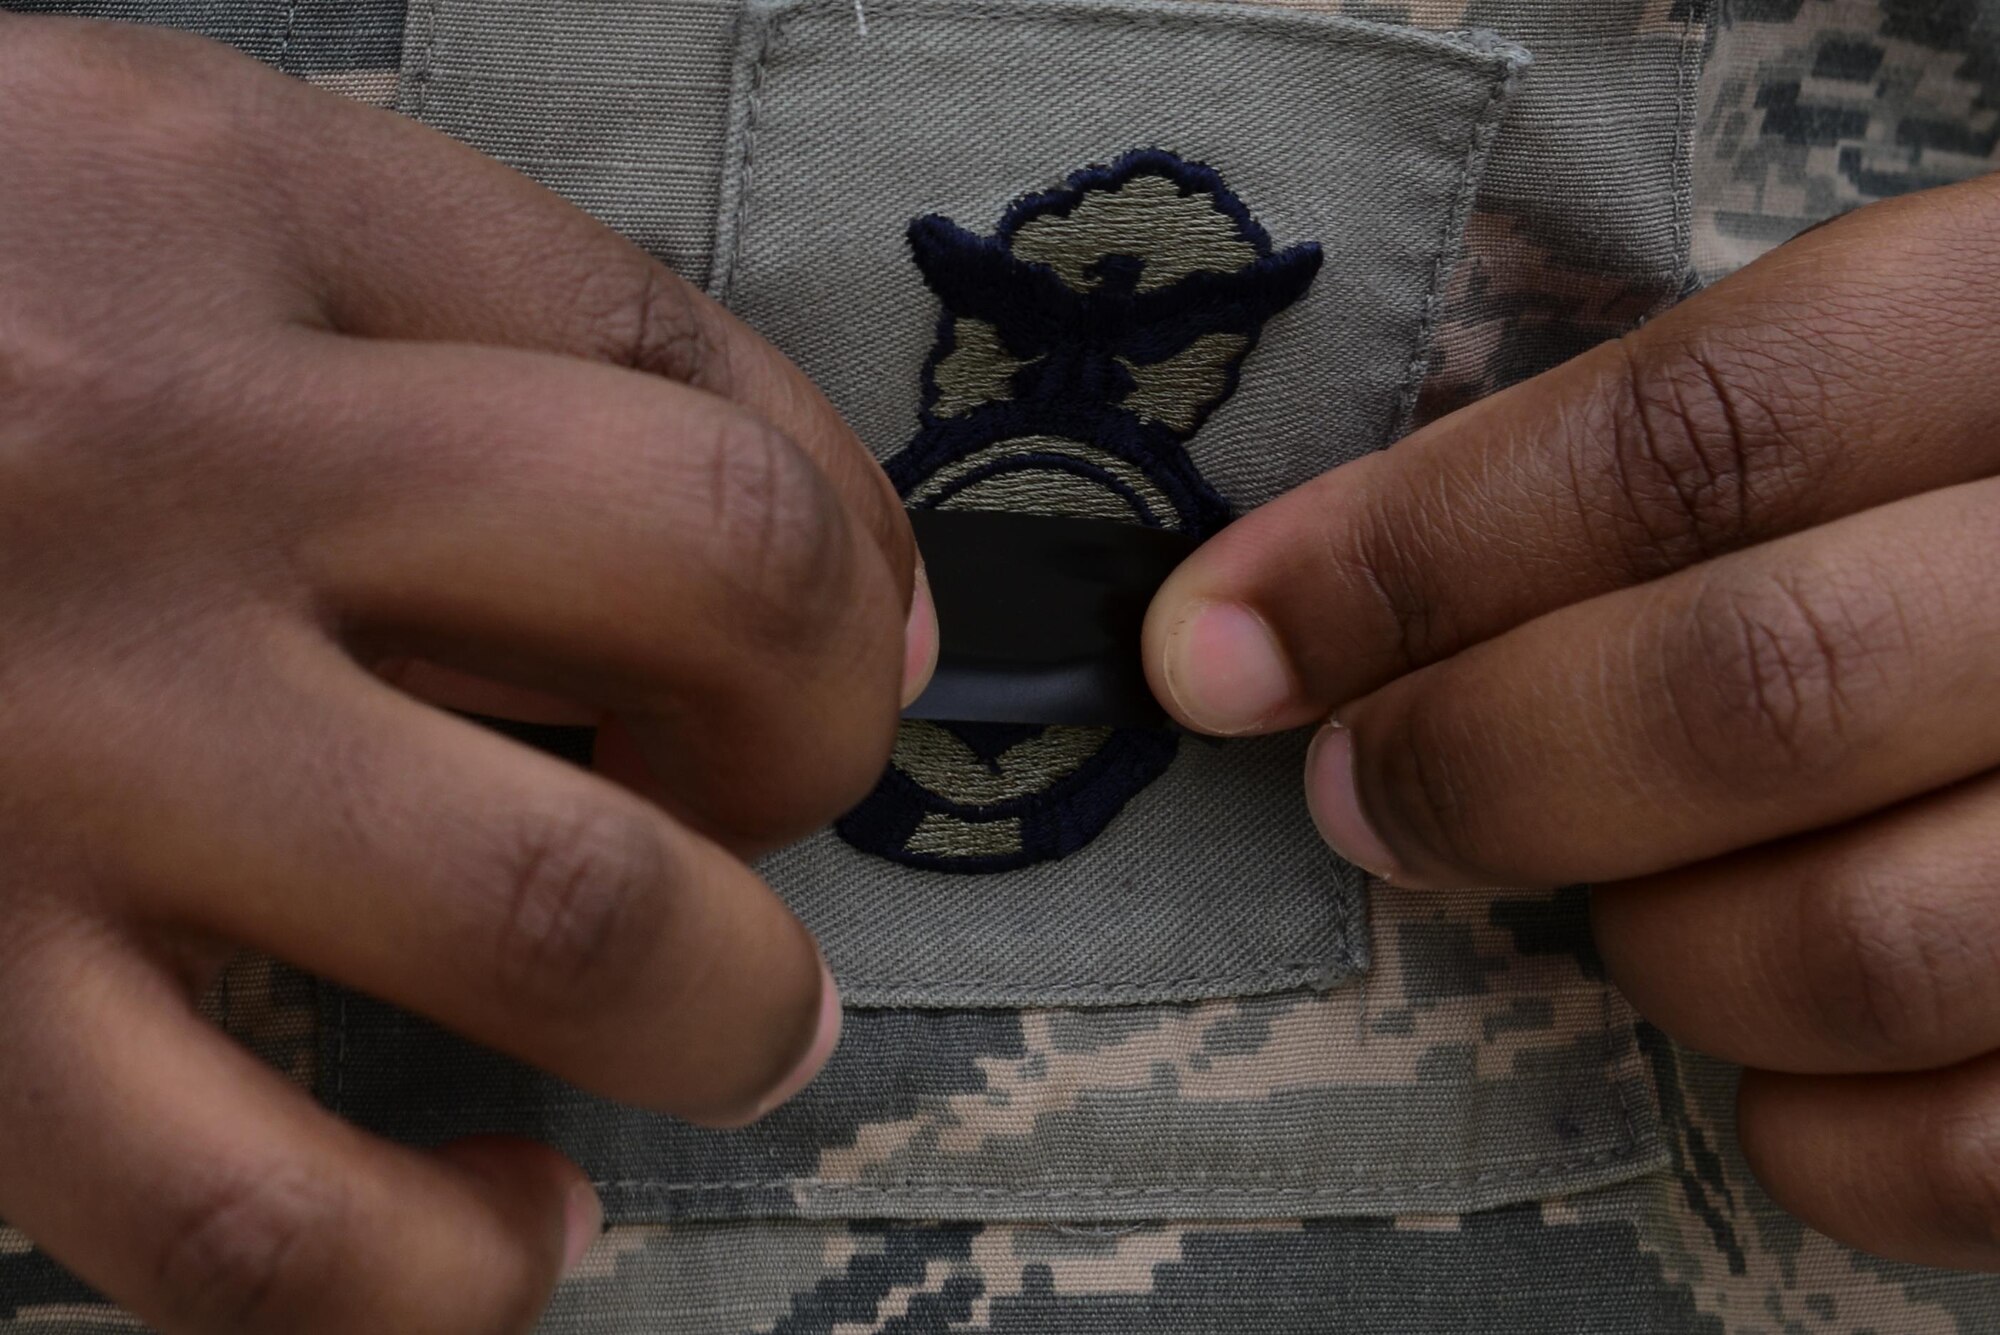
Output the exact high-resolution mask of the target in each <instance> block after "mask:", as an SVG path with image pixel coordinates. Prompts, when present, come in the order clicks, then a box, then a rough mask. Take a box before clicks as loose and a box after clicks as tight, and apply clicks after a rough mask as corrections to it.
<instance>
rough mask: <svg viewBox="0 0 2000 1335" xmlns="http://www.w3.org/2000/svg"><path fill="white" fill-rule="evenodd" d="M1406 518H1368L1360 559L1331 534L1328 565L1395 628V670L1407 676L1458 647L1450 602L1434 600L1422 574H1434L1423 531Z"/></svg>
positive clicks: (1378, 516)
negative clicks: (1343, 572) (1346, 574)
mask: <svg viewBox="0 0 2000 1335" xmlns="http://www.w3.org/2000/svg"><path fill="white" fill-rule="evenodd" d="M1411 518H1412V516H1410V515H1408V514H1404V513H1398V514H1394V515H1387V514H1377V513H1375V512H1372V511H1371V512H1370V514H1369V516H1368V517H1367V518H1366V519H1365V520H1364V526H1363V528H1362V529H1361V531H1360V536H1359V542H1358V547H1357V549H1356V551H1357V553H1358V554H1349V553H1347V552H1346V551H1345V550H1343V545H1337V544H1338V543H1339V539H1338V538H1337V536H1336V535H1335V533H1334V532H1333V530H1332V529H1329V531H1328V534H1327V538H1326V541H1327V543H1328V548H1329V555H1330V558H1331V561H1330V563H1331V564H1332V565H1333V566H1334V567H1335V568H1346V569H1348V570H1351V571H1353V572H1354V574H1355V575H1356V576H1357V577H1358V580H1357V583H1358V585H1359V587H1360V588H1361V589H1362V591H1364V592H1365V593H1366V594H1367V595H1368V596H1369V598H1370V599H1371V600H1372V602H1373V603H1374V605H1375V607H1376V608H1378V609H1379V610H1380V611H1381V613H1382V615H1383V618H1384V620H1386V621H1387V622H1388V623H1389V625H1390V626H1391V627H1393V628H1394V634H1395V646H1396V649H1395V653H1396V666H1397V667H1398V668H1399V669H1400V670H1401V671H1405V672H1407V671H1410V670H1412V669H1414V668H1418V667H1421V666H1423V665H1424V664H1426V663H1430V662H1433V661H1435V660H1436V659H1437V658H1439V657H1441V656H1442V655H1443V654H1445V653H1448V652H1450V650H1451V649H1452V648H1454V647H1455V646H1457V645H1458V644H1459V643H1460V642H1461V637H1460V636H1459V634H1458V632H1457V630H1456V628H1455V627H1454V626H1453V625H1452V624H1451V623H1450V621H1449V613H1450V609H1451V607H1452V605H1453V600H1452V599H1450V598H1440V597H1438V596H1436V590H1435V589H1434V588H1433V587H1432V584H1431V582H1430V581H1429V580H1428V579H1427V578H1426V572H1427V571H1430V570H1433V569H1435V568H1436V565H1437V563H1436V561H1435V560H1433V559H1427V554H1426V552H1425V551H1424V549H1423V544H1422V539H1421V538H1420V537H1419V536H1418V535H1419V534H1420V533H1421V532H1422V530H1421V528H1420V527H1419V526H1418V525H1417V524H1413V523H1412V522H1410V521H1411Z"/></svg>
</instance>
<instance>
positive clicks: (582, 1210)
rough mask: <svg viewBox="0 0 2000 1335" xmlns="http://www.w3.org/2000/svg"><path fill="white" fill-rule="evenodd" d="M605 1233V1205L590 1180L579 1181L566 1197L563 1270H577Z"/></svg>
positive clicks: (564, 1205)
mask: <svg viewBox="0 0 2000 1335" xmlns="http://www.w3.org/2000/svg"><path fill="white" fill-rule="evenodd" d="M603 1232H604V1205H603V1203H602V1202H601V1201H599V1200H598V1199H597V1193H596V1192H595V1191H593V1190H591V1188H590V1184H589V1183H588V1182H579V1183H577V1184H576V1185H575V1186H573V1187H571V1188H570V1189H569V1195H568V1196H566V1197H564V1198H563V1273H564V1274H565V1275H567V1274H568V1273H569V1272H570V1271H572V1270H574V1269H576V1267H577V1264H578V1262H580V1261H582V1260H583V1254H584V1253H585V1252H587V1251H589V1250H590V1247H591V1244H592V1243H594V1242H596V1241H597V1239H598V1236H599V1235H600V1234H602V1233H603Z"/></svg>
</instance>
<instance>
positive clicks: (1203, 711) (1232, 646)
mask: <svg viewBox="0 0 2000 1335" xmlns="http://www.w3.org/2000/svg"><path fill="white" fill-rule="evenodd" d="M1161 667H1162V673H1161V675H1162V677H1163V679H1164V681H1165V684H1166V689H1167V694H1168V695H1170V696H1172V697H1173V699H1172V700H1171V701H1170V703H1171V704H1172V705H1173V706H1174V707H1175V709H1176V710H1177V712H1179V714H1180V715H1181V717H1182V718H1183V719H1184V720H1185V721H1186V722H1188V723H1190V724H1192V725H1193V726H1194V727H1197V728H1199V729H1201V730H1202V731H1203V732H1212V733H1218V734H1221V735H1223V736H1231V735H1234V734H1236V733H1244V732H1252V731H1255V730H1256V729H1257V728H1259V727H1261V726H1263V725H1264V724H1266V723H1268V722H1270V721H1271V720H1272V719H1274V718H1276V717H1277V716H1278V715H1279V714H1280V713H1282V712H1283V711H1284V709H1285V707H1286V706H1287V705H1289V704H1291V703H1292V700H1293V698H1294V696H1296V694H1297V688H1296V687H1295V686H1294V685H1293V682H1292V670H1291V668H1290V667H1289V666H1288V665H1287V664H1286V662H1285V654H1284V651H1283V650H1282V649H1280V648H1279V647H1278V637H1277V636H1275V635H1273V634H1272V633H1271V628H1270V627H1269V626H1267V625H1265V624H1264V619H1263V618H1262V617H1260V616H1258V615H1257V614H1256V613H1255V612H1252V611H1251V610H1250V609H1249V608H1247V607H1245V606H1243V605H1242V604H1241V603H1202V604H1200V605H1198V606H1196V607H1195V609H1194V610H1193V611H1192V612H1190V613H1188V614H1187V615H1186V616H1185V617H1183V618H1182V619H1181V621H1180V623H1179V624H1178V625H1176V626H1175V627H1174V628H1173V630H1171V631H1170V632H1168V636H1167V646H1166V655H1165V661H1164V662H1163V663H1162V664H1161Z"/></svg>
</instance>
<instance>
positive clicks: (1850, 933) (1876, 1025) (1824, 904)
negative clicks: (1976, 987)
mask: <svg viewBox="0 0 2000 1335" xmlns="http://www.w3.org/2000/svg"><path fill="white" fill-rule="evenodd" d="M1914 890H1915V887H1912V886H1911V885H1909V884H1907V883H1904V882H1902V881H1900V880H1895V879H1892V878H1890V877H1888V876H1886V875H1871V874H1866V873H1864V874H1860V875H1854V876H1848V877H1837V878H1835V879H1834V882H1833V883H1832V884H1827V885H1822V886H1819V887H1817V888H1816V890H1815V892H1814V893H1812V894H1809V895H1802V896H1800V900H1799V907H1800V917H1801V921H1800V923H1799V924H1798V933H1797V941H1798V944H1799V948H1800V950H1801V951H1802V952H1803V954H1804V957H1805V958H1804V961H1803V964H1804V971H1805V979H1806V989H1807V999H1808V1004H1809V1005H1811V1006H1812V1007H1813V1008H1814V1010H1815V1011H1816V1013H1817V1014H1816V1017H1815V1018H1816V1021H1817V1023H1818V1025H1819V1026H1820V1028H1821V1030H1822V1032H1824V1033H1827V1034H1830V1035H1833V1036H1835V1037H1837V1038H1838V1039H1839V1041H1840V1042H1841V1043H1843V1044H1845V1045H1847V1046H1848V1047H1850V1048H1851V1049H1853V1050H1854V1051H1855V1052H1856V1053H1858V1054H1861V1055H1864V1056H1868V1057H1872V1058H1879V1059H1883V1060H1886V1061H1889V1062H1890V1063H1891V1064H1896V1063H1897V1062H1898V1060H1899V1058H1900V1057H1901V1056H1902V1054H1905V1053H1908V1052H1910V1051H1911V1050H1913V1049H1915V1048H1922V1047H1924V1046H1927V1045H1929V1044H1930V1043H1932V1042H1933V1041H1935V1039H1936V1038H1937V1037H1938V1036H1939V1034H1940V1033H1941V1032H1942V1031H1943V1027H1944V1025H1945V1023H1946V1017H1947V1011H1948V1009H1949V999H1950V998H1949V992H1950V990H1951V989H1950V983H1949V979H1950V978H1951V977H1952V976H1954V975H1955V974H1956V972H1957V970H1956V969H1955V967H1954V961H1955V960H1956V959H1957V958H1958V956H1959V955H1960V953H1961V950H1962V948H1963V947H1962V939H1961V938H1960V935H1959V933H1958V932H1957V930H1956V928H1955V926H1954V924H1952V923H1950V922H1948V921H1945V920H1943V917H1942V916H1941V915H1939V914H1937V913H1935V912H1933V911H1931V910H1930V909H1928V908H1927V906H1926V905H1927V897H1926V896H1924V895H1923V894H1921V893H1914V892H1913V891H1914Z"/></svg>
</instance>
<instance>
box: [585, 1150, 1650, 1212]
mask: <svg viewBox="0 0 2000 1335" xmlns="http://www.w3.org/2000/svg"><path fill="white" fill-rule="evenodd" d="M1645 1148H1647V1147H1646V1146H1644V1145H1642V1144H1640V1143H1638V1142H1636V1141H1635V1142H1631V1143H1626V1144H1620V1145H1617V1146H1614V1147H1612V1148H1610V1149H1605V1150H1599V1151H1598V1152H1596V1153H1595V1154H1587V1155H1582V1156H1580V1157H1577V1158H1574V1159H1561V1160H1557V1161H1554V1162H1551V1163H1529V1164H1523V1165H1519V1166H1513V1167H1507V1168H1491V1169H1486V1170H1484V1171H1482V1172H1477V1173H1462V1174H1458V1175H1455V1176H1448V1177H1436V1178H1430V1179H1426V1180H1424V1181H1416V1182H1363V1183H1352V1184H1348V1185H1343V1186H1218V1185H1212V1184H1207V1183H1196V1184H1193V1185H1168V1186H1151V1187H1118V1186H1109V1185H1102V1184H1109V1183H1115V1182H1117V1181H1119V1180H1120V1179H1117V1178H1109V1177H1098V1178H1071V1179H1066V1182H1067V1183H1068V1185H1064V1186H1056V1187H1036V1186H1018V1187H1014V1186H1009V1187H968V1186H964V1185H960V1184H956V1183H954V1181H953V1180H952V1179H948V1178H906V1179H903V1180H901V1181H896V1182H842V1181H838V1180H834V1179H828V1178H821V1177H780V1178H743V1179H737V1180H732V1181H723V1182H671V1181H664V1180H662V1179H659V1178H645V1177H635V1178H612V1179H602V1180H593V1181H592V1182H591V1185H592V1186H593V1187H596V1188H598V1189H599V1190H602V1191H618V1190H625V1191H630V1190H644V1191H649V1192H658V1193H662V1194H666V1195H686V1194H690V1193H693V1192H705V1191H777V1190H791V1189H795V1188H811V1189H816V1190H820V1191H824V1192H825V1193H826V1194H828V1195H835V1196H838V1195H855V1196H882V1195H888V1194H891V1193H895V1192H905V1191H911V1190H918V1191H925V1190H928V1191H931V1192H934V1193H935V1194H937V1195H939V1196H944V1197H952V1198H961V1197H962V1198H966V1199H982V1200H988V1199H1013V1198H1023V1199H1064V1198H1067V1199H1077V1200H1124V1199H1128V1198H1133V1199H1138V1198H1148V1197H1155V1196H1184V1197H1190V1198H1192V1197H1219V1198H1226V1197H1239V1198H1251V1199H1255V1198H1262V1197H1267V1196H1286V1197H1290V1196H1306V1197H1336V1198H1346V1197H1357V1198H1365V1197H1370V1196H1385V1195H1390V1194H1393V1193H1398V1192H1408V1191H1434V1190H1436V1189H1438V1188H1440V1187H1474V1186H1481V1185H1485V1184H1487V1183H1494V1182H1519V1181H1526V1180H1529V1179H1532V1178H1537V1177H1548V1176H1551V1175H1553V1174H1556V1173H1568V1172H1574V1171H1575V1170H1576V1169H1579V1168H1590V1167H1595V1166H1597V1165H1600V1164H1608V1163H1616V1162H1618V1161H1620V1160H1625V1159H1632V1158H1636V1157H1637V1156H1638V1155H1639V1153H1640V1152H1641V1151H1642V1150H1643V1149H1645ZM1234 1176H1236V1177H1237V1178H1239V1179H1243V1178H1248V1179H1251V1180H1252V1181H1273V1182H1283V1181H1286V1180H1291V1181H1298V1180H1299V1177H1298V1175H1297V1174H1282V1175H1281V1174H1276V1173H1270V1174H1248V1173H1238V1174H1235V1175H1234ZM1093 1184H1098V1185H1095V1186H1094V1185H1093Z"/></svg>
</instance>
